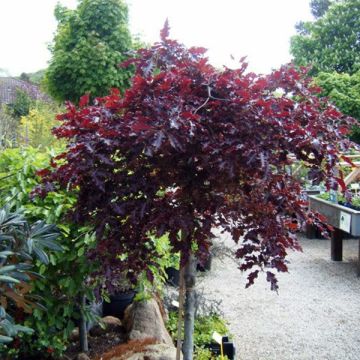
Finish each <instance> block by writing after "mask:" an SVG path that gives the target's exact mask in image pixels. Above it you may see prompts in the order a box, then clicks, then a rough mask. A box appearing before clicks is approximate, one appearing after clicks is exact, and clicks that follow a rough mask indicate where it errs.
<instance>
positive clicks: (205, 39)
mask: <svg viewBox="0 0 360 360" xmlns="http://www.w3.org/2000/svg"><path fill="white" fill-rule="evenodd" d="M57 2H58V0H0V69H2V70H6V72H7V73H8V74H9V75H12V76H17V75H19V74H20V73H21V72H35V71H37V70H40V69H44V68H46V66H47V62H48V61H49V60H50V57H51V54H50V52H49V51H48V44H50V43H51V41H52V39H53V36H54V32H55V30H56V21H55V18H54V15H53V12H54V7H55V5H56V3H57ZM59 2H60V3H61V4H63V5H65V6H67V7H70V8H75V7H76V4H77V0H59ZM309 2H310V0H127V3H128V5H129V18H130V30H131V32H132V33H133V34H139V35H140V38H141V39H143V40H144V41H146V42H147V43H153V42H155V41H157V40H158V39H159V31H160V29H161V28H162V26H163V24H164V22H165V19H166V18H168V19H169V23H170V27H171V32H170V35H171V37H172V38H174V39H177V40H179V41H180V42H182V43H184V44H186V45H187V46H201V47H205V48H207V49H209V51H208V56H209V59H210V62H211V63H213V64H214V65H215V66H222V65H226V66H229V67H236V64H237V61H232V60H231V55H232V56H233V57H234V58H235V59H240V58H241V57H243V56H247V61H248V63H249V69H250V70H251V71H255V72H258V73H267V72H269V71H270V70H271V69H272V68H277V67H279V66H280V65H282V64H284V63H287V62H289V61H290V60H291V56H290V54H289V45H290V37H291V36H292V35H294V34H295V28H294V26H295V24H296V23H297V22H298V21H300V20H311V19H312V16H311V14H310V9H309Z"/></svg>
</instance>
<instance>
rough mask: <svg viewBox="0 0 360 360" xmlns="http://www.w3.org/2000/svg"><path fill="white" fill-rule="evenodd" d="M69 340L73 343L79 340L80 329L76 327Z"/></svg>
mask: <svg viewBox="0 0 360 360" xmlns="http://www.w3.org/2000/svg"><path fill="white" fill-rule="evenodd" d="M69 340H70V341H71V342H75V341H78V340H79V328H78V327H76V328H75V329H73V331H72V332H71V334H70V336H69Z"/></svg>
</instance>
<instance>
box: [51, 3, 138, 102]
mask: <svg viewBox="0 0 360 360" xmlns="http://www.w3.org/2000/svg"><path fill="white" fill-rule="evenodd" d="M55 17H56V19H57V21H58V28H57V33H56V35H55V38H54V43H53V45H52V47H51V51H52V55H53V57H52V60H51V61H50V65H49V67H48V69H47V71H46V79H45V84H46V87H47V89H48V91H49V93H50V94H51V95H52V96H53V97H54V98H56V99H57V100H60V101H64V100H71V101H73V102H77V101H78V99H79V98H80V96H82V95H83V94H85V93H91V95H92V96H103V95H105V94H106V93H108V91H109V89H110V88H112V87H117V88H120V89H123V88H124V87H127V86H128V84H129V78H130V76H131V71H129V69H127V70H124V69H119V67H118V64H119V63H120V62H122V61H123V60H124V59H125V57H126V53H127V52H128V51H129V50H130V49H131V48H132V40H131V35H130V32H129V29H128V9H127V5H126V4H125V2H124V1H123V0H80V2H79V5H78V7H77V8H76V9H75V10H69V9H67V8H65V7H62V6H60V5H57V7H56V9H55Z"/></svg>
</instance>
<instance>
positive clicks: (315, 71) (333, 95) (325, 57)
mask: <svg viewBox="0 0 360 360" xmlns="http://www.w3.org/2000/svg"><path fill="white" fill-rule="evenodd" d="M310 7H311V11H312V13H313V15H314V16H315V17H316V18H317V20H316V21H314V22H306V23H301V25H299V24H298V25H297V30H298V33H299V34H298V35H296V36H294V37H293V38H292V39H291V53H292V54H293V56H294V61H295V63H296V64H297V65H306V66H307V65H311V66H312V69H311V73H312V75H314V76H315V78H314V81H315V83H316V84H317V85H319V86H321V87H322V88H323V91H322V93H321V95H325V96H329V98H330V99H331V101H332V102H333V103H334V104H335V105H336V106H337V107H338V108H339V109H340V110H341V111H342V112H343V113H344V114H347V115H350V116H352V117H354V118H356V119H358V120H360V111H359V105H360V70H359V69H360V42H359V34H360V1H359V0H342V1H327V0H316V1H311V2H310ZM351 139H352V140H354V141H356V142H357V143H360V129H359V127H358V126H354V127H353V130H352V133H351Z"/></svg>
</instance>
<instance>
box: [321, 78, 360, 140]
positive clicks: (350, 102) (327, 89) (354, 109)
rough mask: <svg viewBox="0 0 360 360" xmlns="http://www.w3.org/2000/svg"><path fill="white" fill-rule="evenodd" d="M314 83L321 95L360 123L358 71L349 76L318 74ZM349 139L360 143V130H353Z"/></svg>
mask: <svg viewBox="0 0 360 360" xmlns="http://www.w3.org/2000/svg"><path fill="white" fill-rule="evenodd" d="M315 81H316V83H317V84H318V85H319V86H320V87H321V88H322V95H324V96H328V97H329V98H330V99H331V101H332V102H333V103H334V104H335V105H336V106H337V107H338V108H339V109H340V110H341V111H342V112H343V113H344V114H347V115H350V116H352V117H354V118H356V119H357V120H359V121H360V71H358V72H356V73H354V74H353V75H349V74H338V73H331V74H329V73H320V74H319V75H318V76H317V77H316V79H315ZM351 139H352V140H354V141H355V142H357V143H358V144H359V143H360V128H359V127H358V126H356V127H354V128H353V131H352V133H351Z"/></svg>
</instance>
